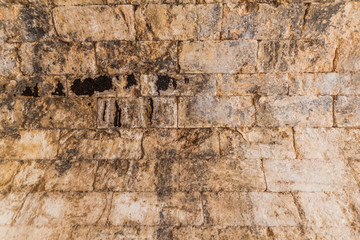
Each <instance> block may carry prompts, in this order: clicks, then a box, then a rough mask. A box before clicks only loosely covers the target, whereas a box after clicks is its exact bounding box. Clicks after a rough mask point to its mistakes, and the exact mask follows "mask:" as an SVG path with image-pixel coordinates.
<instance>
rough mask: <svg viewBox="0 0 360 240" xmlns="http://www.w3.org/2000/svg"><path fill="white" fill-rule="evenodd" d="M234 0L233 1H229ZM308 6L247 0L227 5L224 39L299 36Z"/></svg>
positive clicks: (223, 27)
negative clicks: (248, 0) (275, 4)
mask: <svg viewBox="0 0 360 240" xmlns="http://www.w3.org/2000/svg"><path fill="white" fill-rule="evenodd" d="M229 2H230V1H229ZM304 13H305V6H304V5H302V4H286V5H285V4H279V5H277V6H274V5H270V4H258V3H253V2H244V3H240V4H231V3H230V4H226V5H225V7H224V15H223V25H222V29H221V33H222V35H221V36H222V38H223V39H239V38H241V39H288V38H291V37H296V36H299V35H300V33H301V26H302V25H303V15H304Z"/></svg>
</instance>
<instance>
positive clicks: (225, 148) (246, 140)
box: [220, 127, 295, 159]
mask: <svg viewBox="0 0 360 240" xmlns="http://www.w3.org/2000/svg"><path fill="white" fill-rule="evenodd" d="M220 150H221V155H222V156H228V157H235V158H240V159H243V158H248V159H262V158H270V159H292V158H295V149H294V143H293V133H292V130H291V128H289V127H280V128H259V127H255V128H237V129H236V130H235V129H226V130H222V131H221V132H220Z"/></svg>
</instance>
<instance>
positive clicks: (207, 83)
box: [140, 74, 217, 96]
mask: <svg viewBox="0 0 360 240" xmlns="http://www.w3.org/2000/svg"><path fill="white" fill-rule="evenodd" d="M216 78H217V76H216V75H210V74H175V75H170V76H169V75H154V74H152V75H150V74H148V75H141V78H140V81H141V95H143V96H215V95H216Z"/></svg>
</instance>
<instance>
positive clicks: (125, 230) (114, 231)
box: [72, 226, 158, 240]
mask: <svg viewBox="0 0 360 240" xmlns="http://www.w3.org/2000/svg"><path fill="white" fill-rule="evenodd" d="M157 229H158V227H157V226H141V227H139V226H79V227H77V228H76V229H74V230H73V232H72V238H73V239H74V240H82V239H86V238H91V239H117V238H118V239H126V238H130V239H156V237H157Z"/></svg>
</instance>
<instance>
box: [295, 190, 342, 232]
mask: <svg viewBox="0 0 360 240" xmlns="http://www.w3.org/2000/svg"><path fill="white" fill-rule="evenodd" d="M295 198H296V199H297V201H298V202H299V204H300V206H301V208H302V211H303V214H304V217H305V226H307V227H311V228H313V229H317V228H322V227H346V226H349V221H348V216H347V215H346V213H345V212H344V211H343V207H342V205H341V203H339V202H338V200H337V198H336V196H335V195H333V194H331V193H305V192H299V193H298V194H296V195H295Z"/></svg>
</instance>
